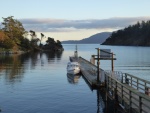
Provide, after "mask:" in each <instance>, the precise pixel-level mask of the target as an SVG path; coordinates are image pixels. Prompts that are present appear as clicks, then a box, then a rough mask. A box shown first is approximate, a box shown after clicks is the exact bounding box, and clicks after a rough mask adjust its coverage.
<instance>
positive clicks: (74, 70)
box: [67, 62, 80, 74]
mask: <svg viewBox="0 0 150 113" xmlns="http://www.w3.org/2000/svg"><path fill="white" fill-rule="evenodd" d="M67 73H69V74H78V73H80V65H79V63H78V62H69V63H68V64H67Z"/></svg>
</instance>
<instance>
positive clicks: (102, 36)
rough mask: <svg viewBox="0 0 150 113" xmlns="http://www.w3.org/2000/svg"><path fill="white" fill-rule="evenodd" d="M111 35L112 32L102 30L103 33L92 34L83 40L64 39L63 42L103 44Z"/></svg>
mask: <svg viewBox="0 0 150 113" xmlns="http://www.w3.org/2000/svg"><path fill="white" fill-rule="evenodd" d="M110 35H111V32H102V33H97V34H95V35H92V36H90V37H89V38H84V39H82V40H66V41H62V42H61V43H62V44H101V43H103V42H104V41H105V40H106V39H107V38H108V37H109V36H110Z"/></svg>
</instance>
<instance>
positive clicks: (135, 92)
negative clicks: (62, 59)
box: [78, 57, 150, 113]
mask: <svg viewBox="0 0 150 113" xmlns="http://www.w3.org/2000/svg"><path fill="white" fill-rule="evenodd" d="M78 62H79V63H80V66H81V67H80V68H81V72H82V74H83V77H84V78H85V80H86V81H87V82H88V84H89V85H90V86H91V87H93V88H97V89H99V88H102V87H103V88H105V91H106V95H107V97H110V98H111V99H113V100H115V101H117V102H118V103H119V104H120V105H121V106H123V108H124V109H126V110H127V112H129V113H149V111H150V96H148V95H149V94H150V92H149V89H150V82H149V81H146V80H143V79H141V78H137V77H135V76H132V75H129V74H123V73H121V74H120V73H119V74H116V73H114V72H111V73H108V72H105V71H104V70H102V69H99V71H100V74H99V82H97V66H96V65H94V64H92V63H90V62H89V61H87V60H85V59H84V58H82V57H79V58H78Z"/></svg>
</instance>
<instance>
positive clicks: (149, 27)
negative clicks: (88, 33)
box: [102, 21, 150, 46]
mask: <svg viewBox="0 0 150 113" xmlns="http://www.w3.org/2000/svg"><path fill="white" fill-rule="evenodd" d="M102 45H123V46H150V21H147V22H144V21H142V22H141V23H139V22H137V24H135V25H130V26H128V27H127V28H125V29H122V30H118V31H116V32H113V33H112V34H111V36H110V37H109V38H108V39H106V41H105V42H104V43H102Z"/></svg>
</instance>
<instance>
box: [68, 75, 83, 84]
mask: <svg viewBox="0 0 150 113" xmlns="http://www.w3.org/2000/svg"><path fill="white" fill-rule="evenodd" d="M80 77H81V75H80V74H76V75H74V74H69V73H67V80H68V82H69V83H70V84H77V83H78V81H79V78H80Z"/></svg>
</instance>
